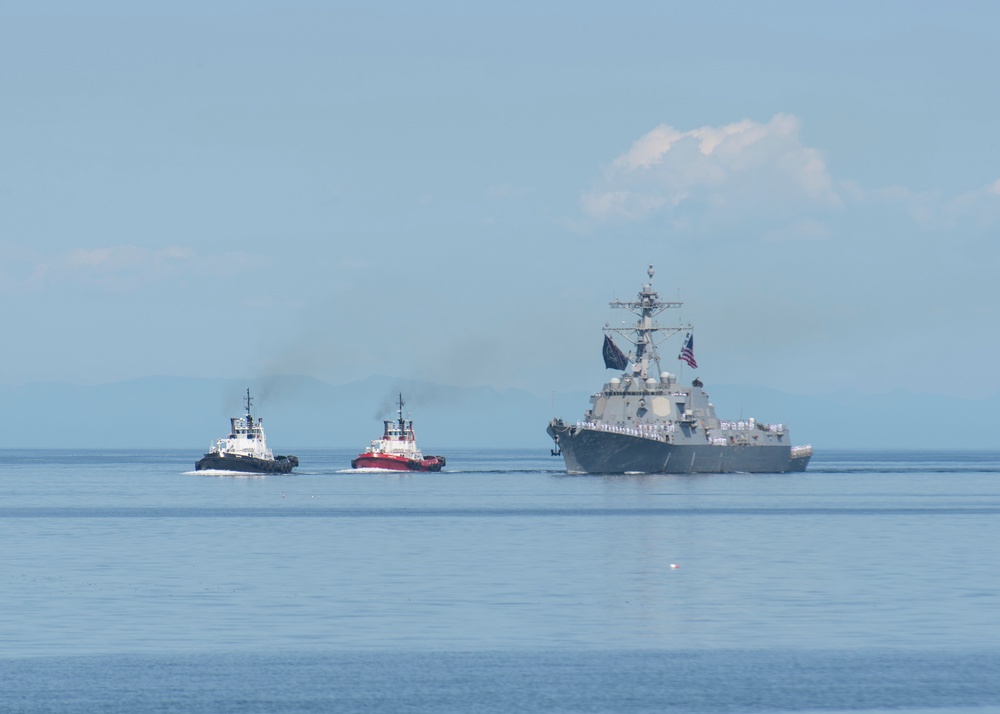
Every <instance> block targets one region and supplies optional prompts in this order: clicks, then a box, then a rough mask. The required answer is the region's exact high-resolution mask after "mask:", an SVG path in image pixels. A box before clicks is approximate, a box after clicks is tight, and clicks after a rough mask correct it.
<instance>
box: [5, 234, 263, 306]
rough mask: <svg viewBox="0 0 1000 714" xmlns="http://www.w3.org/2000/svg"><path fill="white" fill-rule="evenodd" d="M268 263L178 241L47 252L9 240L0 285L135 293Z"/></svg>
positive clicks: (9, 290)
mask: <svg viewBox="0 0 1000 714" xmlns="http://www.w3.org/2000/svg"><path fill="white" fill-rule="evenodd" d="M265 262H266V261H265V260H264V259H263V258H261V257H260V256H254V255H251V254H247V253H239V252H235V253H227V254H220V255H198V254H196V253H195V252H194V251H193V250H192V249H190V248H187V247H185V246H176V245H172V246H166V247H163V248H142V247H138V246H134V245H118V246H105V247H99V248H74V249H71V250H65V251H59V252H53V253H45V252H42V251H37V250H33V249H26V248H24V247H22V246H18V245H14V244H4V245H0V289H2V290H3V291H4V292H6V293H32V292H42V291H45V290H47V289H49V288H51V287H67V286H70V287H73V288H87V289H89V290H91V291H94V292H103V293H112V294H115V293H132V292H135V291H137V290H140V289H142V288H143V287H147V286H152V285H157V284H161V283H163V282H165V281H169V280H174V279H180V278H184V277H187V276H194V277H200V276H205V275H206V274H208V275H213V274H214V275H232V274H238V273H241V272H245V271H248V270H252V269H254V268H257V267H259V266H261V265H263V264H264V263H265Z"/></svg>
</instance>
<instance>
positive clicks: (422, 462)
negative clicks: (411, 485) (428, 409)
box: [351, 394, 445, 471]
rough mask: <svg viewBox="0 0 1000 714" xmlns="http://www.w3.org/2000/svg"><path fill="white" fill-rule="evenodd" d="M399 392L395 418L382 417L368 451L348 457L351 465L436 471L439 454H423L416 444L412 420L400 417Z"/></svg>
mask: <svg viewBox="0 0 1000 714" xmlns="http://www.w3.org/2000/svg"><path fill="white" fill-rule="evenodd" d="M403 404H404V402H403V395H402V394H400V395H399V409H398V410H397V414H398V415H399V416H398V418H396V419H386V420H384V423H385V432H384V433H383V434H382V438H381V439H375V440H373V441H372V443H371V446H369V447H368V451H366V452H365V453H363V454H359V455H358V457H357V458H356V459H352V460H351V468H352V469H389V470H391V471H440V470H441V468H442V467H443V466H444V463H445V462H444V457H443V456H424V455H423V454H422V453H421V451H420V449H418V448H417V437H416V435H415V434H414V433H413V422H412V421H407V420H405V419H403Z"/></svg>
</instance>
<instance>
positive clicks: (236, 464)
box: [194, 453, 299, 474]
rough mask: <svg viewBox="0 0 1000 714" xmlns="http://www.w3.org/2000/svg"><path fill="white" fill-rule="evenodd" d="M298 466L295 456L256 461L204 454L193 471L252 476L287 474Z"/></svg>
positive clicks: (255, 459) (250, 458)
mask: <svg viewBox="0 0 1000 714" xmlns="http://www.w3.org/2000/svg"><path fill="white" fill-rule="evenodd" d="M298 465H299V460H298V458H296V457H295V456H275V457H274V458H273V459H258V458H256V457H253V456H234V455H232V454H224V455H219V454H211V453H210V454H205V455H204V456H203V457H202V458H200V459H198V461H197V462H196V463H195V465H194V469H195V471H208V470H214V471H240V472H242V473H253V474H287V473H289V472H290V471H291V470H292V469H293V468H295V467H296V466H298Z"/></svg>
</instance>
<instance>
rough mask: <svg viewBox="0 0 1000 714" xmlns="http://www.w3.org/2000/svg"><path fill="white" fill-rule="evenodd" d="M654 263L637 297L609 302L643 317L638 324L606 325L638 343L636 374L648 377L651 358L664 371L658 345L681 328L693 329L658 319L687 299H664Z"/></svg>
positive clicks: (632, 357) (634, 361) (631, 358)
mask: <svg viewBox="0 0 1000 714" xmlns="http://www.w3.org/2000/svg"><path fill="white" fill-rule="evenodd" d="M654 272H655V271H654V270H653V266H652V265H650V266H649V269H648V270H647V271H646V273H647V274H648V275H649V282H648V283H647V284H645V285H643V286H642V289H641V290H640V291H639V295H638V299H636V300H612V301H611V302H610V303H609V304H610V305H611V307H612V308H615V309H617V308H622V309H625V310H628V311H629V312H631V313H632V314H633V315H635V316H636V317H638V318H639V320H638V322H637V323H636V325H635V327H631V328H630V327H624V326H623V327H611V326H610V325H605V326H604V331H605V332H614V333H616V334H618V335H620V336H621V337H622V338H624V339H626V340H628V341H629V342H630V343H632V345H633V346H634V347H635V352H634V354H629V356H628V357H629V361H630V362H632V364H633V367H632V371H633V373H634V374H636V375H638V376H639V377H642V378H643V379H645V378H646V377H648V376H649V366H650V362H655V363H656V371H657V372H660V371H661V367H660V355H659V353H658V352H657V350H656V347H657V345H659V344H661V343H662V342H663V341H664V340H666V339H667V338H669V337H671V336H673V335H676V334H677V333H678V332H683V331H685V330H691V329H692V327H691V325H677V326H676V327H661V326H660V325H657V324H656V322H655V321H654V320H655V318H656V317H657V316H658V315H659V314H660V313H662V312H663V311H664V310H667V309H669V308H680V307H681V306H682V305H683V304H684V303H683V302H681V301H680V300H660V296H659V294H658V293H657V292H656V291H655V290H653V273H654ZM658 332H662V333H664V335H663V336H662V337H660V338H657V336H656V333H658Z"/></svg>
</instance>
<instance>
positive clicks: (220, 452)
mask: <svg viewBox="0 0 1000 714" xmlns="http://www.w3.org/2000/svg"><path fill="white" fill-rule="evenodd" d="M244 400H245V405H246V414H245V415H244V416H242V417H232V418H230V420H229V425H230V428H229V435H228V436H225V437H223V438H221V439H217V440H216V441H215V442H214V443H213V444H212V445H211V446H209V450H208V453H206V454H205V455H204V456H203V457H202V458H200V459H199V460H198V462H197V463H196V464H195V470H197V471H205V470H208V469H213V470H220V471H242V472H251V473H288V472H289V471H291V470H292V469H293V468H294V467H296V466H298V465H299V460H298V458H297V457H295V456H275V455H274V454H273V453H272V452H271V449H270V448H268V446H267V437H266V436H265V435H264V420H263V419H261V418H257V419H254V417H253V412H252V409H251V408H252V406H253V398H252V397H251V396H250V390H249V389H247V393H246V397H245V398H244Z"/></svg>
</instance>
